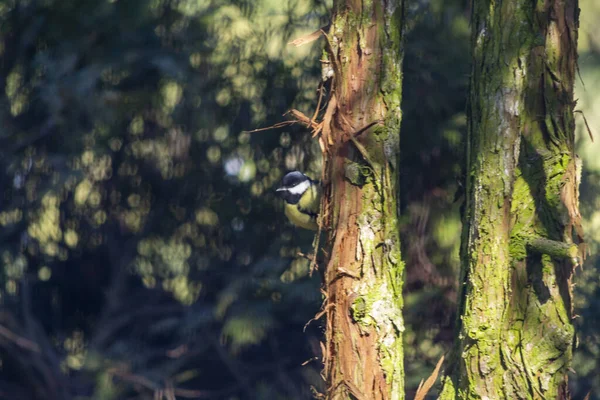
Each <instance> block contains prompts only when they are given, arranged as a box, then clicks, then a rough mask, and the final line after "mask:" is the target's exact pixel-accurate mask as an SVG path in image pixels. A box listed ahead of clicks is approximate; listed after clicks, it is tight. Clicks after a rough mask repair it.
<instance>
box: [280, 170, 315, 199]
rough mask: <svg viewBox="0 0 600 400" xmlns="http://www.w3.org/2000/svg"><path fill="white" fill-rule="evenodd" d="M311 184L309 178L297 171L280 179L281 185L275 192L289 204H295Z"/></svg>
mask: <svg viewBox="0 0 600 400" xmlns="http://www.w3.org/2000/svg"><path fill="white" fill-rule="evenodd" d="M312 184H313V182H312V181H311V179H310V178H309V177H308V176H306V175H304V174H303V173H302V172H299V171H292V172H289V173H288V174H286V175H285V176H284V177H283V179H282V180H281V187H279V188H277V190H276V192H277V194H278V195H280V196H281V197H282V198H283V199H284V200H285V201H286V202H288V203H289V204H296V203H298V201H300V198H301V197H302V195H303V194H304V192H306V191H307V190H308V188H309V187H310V186H311V185H312Z"/></svg>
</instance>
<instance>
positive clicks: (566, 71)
mask: <svg viewBox="0 0 600 400" xmlns="http://www.w3.org/2000/svg"><path fill="white" fill-rule="evenodd" d="M578 13H579V9H578V4H577V0H537V1H530V0H513V1H487V0H479V1H478V0H475V2H474V9H473V16H472V29H473V35H472V46H473V51H474V53H473V67H472V77H471V92H470V99H469V108H468V115H469V137H468V144H467V145H468V151H467V153H468V176H467V203H466V214H465V216H464V229H463V246H462V260H463V265H462V272H461V280H460V283H461V290H462V295H461V304H460V308H459V314H460V315H461V319H460V321H459V322H458V325H459V326H458V338H457V342H458V343H457V346H456V349H455V351H454V355H453V356H454V357H453V364H452V365H451V368H450V370H449V371H447V373H448V377H447V378H446V380H445V382H444V388H443V391H442V394H441V395H440V398H442V399H453V398H461V399H463V398H482V399H485V398H488V399H532V398H548V399H559V398H567V397H568V389H567V378H566V372H567V370H568V368H569V367H570V365H571V359H572V347H573V341H574V329H573V325H572V323H571V319H572V310H571V308H572V301H571V276H572V271H573V267H574V264H573V256H574V255H576V253H577V249H574V246H575V245H574V242H576V243H580V242H581V241H582V240H583V237H582V232H581V224H580V216H579V211H578V204H577V203H578V197H579V196H578V185H579V182H578V178H577V172H576V155H575V154H574V131H575V123H574V118H573V108H574V105H575V102H574V100H573V83H574V76H575V72H576V62H577V54H576V48H577V26H578Z"/></svg>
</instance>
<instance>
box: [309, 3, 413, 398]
mask: <svg viewBox="0 0 600 400" xmlns="http://www.w3.org/2000/svg"><path fill="white" fill-rule="evenodd" d="M335 3H336V4H335V6H334V15H333V18H332V24H331V27H330V30H329V32H328V34H327V47H326V53H327V59H328V61H327V62H325V63H324V70H325V74H324V76H326V77H327V76H331V75H332V74H333V78H332V79H333V81H332V84H331V94H330V98H329V103H328V106H327V111H326V114H325V117H324V125H323V131H322V133H321V138H320V141H321V146H322V148H323V151H324V159H325V168H324V188H325V194H326V196H324V197H325V203H324V207H323V210H324V212H323V214H324V221H323V222H324V226H327V227H328V228H329V232H328V243H329V247H328V251H327V253H328V259H327V269H326V272H325V283H324V288H325V292H326V296H327V303H326V310H327V332H326V343H325V348H324V363H325V371H324V375H325V377H326V380H327V398H329V399H348V398H356V399H370V400H377V399H402V398H404V384H403V351H402V338H401V334H402V331H403V330H404V322H403V319H402V314H401V311H402V283H403V273H404V265H403V263H402V261H401V259H400V239H399V229H398V215H397V194H398V189H397V188H398V182H397V181H398V171H397V158H398V153H399V134H400V119H401V112H400V100H401V88H402V75H401V62H402V55H403V52H402V48H401V38H402V18H403V4H402V0H374V1H350V0H349V1H336V2H335Z"/></svg>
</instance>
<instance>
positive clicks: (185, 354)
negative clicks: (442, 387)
mask: <svg viewBox="0 0 600 400" xmlns="http://www.w3.org/2000/svg"><path fill="white" fill-rule="evenodd" d="M580 6H581V8H582V12H581V29H580V63H579V68H580V73H581V81H582V82H583V83H584V84H585V86H584V85H583V84H581V82H580V84H579V86H578V95H577V97H578V98H579V102H578V105H577V108H578V109H579V110H581V111H583V113H584V115H585V117H586V118H587V121H588V123H589V125H590V127H591V129H592V131H593V132H597V134H596V135H597V136H598V137H597V139H596V142H595V143H592V142H591V140H590V138H589V136H588V134H587V131H586V130H585V129H584V123H583V118H578V133H577V138H578V149H579V150H578V151H579V154H580V155H581V157H582V158H583V160H584V174H583V185H582V188H581V192H582V194H581V196H582V210H583V212H584V214H585V220H586V228H587V235H588V240H589V243H590V246H591V248H592V253H593V254H596V253H597V250H598V243H599V241H600V196H599V191H600V158H599V157H598V154H600V144H599V143H598V142H600V129H599V127H600V114H598V112H597V111H596V110H598V109H600V96H599V95H598V94H597V93H600V26H598V24H596V23H595V22H596V20H597V19H598V17H600V4H597V3H596V2H595V1H594V0H581V1H580ZM330 7H331V1H325V0H313V1H311V0H254V1H253V0H150V1H146V0H127V1H125V0H60V1H59V0H5V1H3V2H0V88H2V91H1V92H0V120H1V126H2V128H1V129H0V164H1V169H0V189H1V191H0V193H1V196H0V225H1V226H2V228H1V229H0V236H1V238H2V240H1V241H0V255H1V261H2V264H3V265H2V268H1V272H0V306H1V308H0V398H6V399H11V400H15V399H16V400H18V399H102V400H104V399H107V400H110V399H157V398H166V399H172V398H173V396H175V397H176V398H199V399H203V398H205V399H232V400H233V399H308V398H311V397H312V395H313V393H316V392H320V391H322V389H323V383H322V379H321V377H320V368H321V365H320V362H319V361H318V359H319V355H320V345H319V342H320V339H321V337H322V331H323V327H322V321H313V322H311V323H310V324H308V325H306V323H307V322H308V321H309V320H310V319H311V318H312V317H313V316H314V315H315V314H316V313H317V312H318V311H319V308H320V305H321V301H322V298H321V293H320V291H319V284H320V283H319V276H318V275H319V274H318V273H317V274H313V275H312V276H311V275H310V274H309V270H308V261H307V259H306V258H305V257H303V256H302V254H304V253H308V252H310V248H311V242H312V235H311V233H310V232H303V231H301V230H296V229H294V228H293V227H291V226H289V224H288V223H287V222H286V220H285V217H284V216H283V214H282V204H281V203H280V201H278V200H277V199H276V198H275V196H274V188H275V187H276V185H277V183H278V182H279V180H280V178H281V177H282V176H283V174H284V173H285V172H286V171H288V170H292V169H300V170H302V171H307V173H308V174H309V175H312V176H313V177H317V176H319V174H320V172H319V171H320V159H319V158H320V154H319V150H318V146H315V143H313V141H312V140H311V138H310V135H309V134H308V132H306V130H304V129H303V128H301V127H296V126H290V127H286V128H283V129H277V130H270V131H261V132H254V133H248V131H250V130H252V129H257V128H261V127H265V126H270V125H272V124H275V123H277V122H281V121H282V120H284V119H285V117H282V114H284V113H285V112H286V111H287V110H289V109H290V108H296V109H298V110H301V111H303V112H304V113H306V114H309V113H310V114H312V112H314V107H315V105H316V88H317V85H318V82H319V79H320V73H321V72H320V63H319V59H320V56H321V47H322V42H320V41H317V42H315V43H313V44H311V45H306V46H303V47H299V48H294V47H292V46H287V45H286V43H287V42H288V41H290V40H291V39H294V38H296V37H299V36H302V35H303V34H306V33H309V32H312V31H314V30H316V29H318V28H319V27H320V26H323V25H325V24H326V23H327V21H328V14H329V8H330ZM468 7H469V2H468V1H464V0H449V1H442V0H414V1H411V2H409V4H408V16H407V18H408V21H409V23H408V26H409V32H408V36H407V42H406V58H405V64H404V70H405V75H404V103H403V112H404V120H403V127H402V133H401V136H402V140H401V141H402V144H401V146H402V161H401V162H402V164H401V167H402V170H401V176H402V182H401V186H402V190H401V193H402V199H401V202H402V212H403V216H402V221H403V224H402V237H403V247H404V249H403V251H404V258H405V260H406V262H407V280H406V282H407V283H406V288H405V292H406V295H405V296H406V308H405V314H406V319H407V326H408V327H407V331H406V335H405V341H406V361H405V364H406V374H407V390H408V392H409V396H410V393H412V392H413V391H414V389H415V388H416V386H417V385H418V382H419V381H420V380H421V379H422V378H425V377H427V376H429V374H430V372H431V370H432V368H433V366H434V365H435V363H436V362H437V360H438V359H439V357H440V356H441V355H442V354H444V353H445V352H446V351H447V350H448V348H449V346H450V344H451V340H452V329H453V322H454V319H455V315H454V310H455V302H456V277H457V271H458V264H459V260H458V247H459V240H460V229H461V227H460V206H461V200H460V193H461V188H460V182H461V180H462V175H463V172H462V164H463V147H464V140H465V128H466V123H465V112H464V111H465V99H466V91H467V83H468V76H469V70H470V66H469V40H470V39H469V38H470V26H469V10H468ZM599 263H600V260H598V258H597V257H596V256H594V255H592V256H591V257H590V258H589V259H588V261H587V262H586V264H585V267H584V269H581V270H578V271H577V276H576V279H575V280H576V283H577V295H576V301H577V304H576V306H577V309H576V312H577V314H578V315H579V316H580V317H579V318H578V319H577V320H576V323H577V325H578V328H579V334H578V337H579V347H578V349H577V351H576V353H575V354H576V360H575V361H576V362H575V366H574V369H575V371H576V373H575V374H573V376H572V377H571V379H570V382H571V384H572V389H573V393H574V398H582V397H583V396H584V395H585V394H586V393H587V392H588V391H590V390H592V395H591V398H600V361H599V360H600V334H599V333H598V329H597V326H598V322H599V321H598V320H599V319H600V311H599V310H600V292H599V289H598V288H599V287H600V285H599V283H600V282H599V281H600V278H599V276H598V275H599V274H598V273H597V270H598V267H599V266H600V265H599ZM305 325H306V326H305Z"/></svg>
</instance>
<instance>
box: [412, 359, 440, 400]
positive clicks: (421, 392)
mask: <svg viewBox="0 0 600 400" xmlns="http://www.w3.org/2000/svg"><path fill="white" fill-rule="evenodd" d="M443 363H444V356H442V357H441V358H440V360H439V361H438V363H437V365H436V366H435V369H434V370H433V372H432V373H431V375H430V376H429V378H427V380H426V381H425V383H423V381H421V383H420V384H419V388H418V389H417V393H416V394H415V400H424V399H425V396H427V393H428V392H429V389H431V387H432V386H433V384H434V383H435V381H436V380H437V377H438V374H439V373H440V368H442V364H443Z"/></svg>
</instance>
